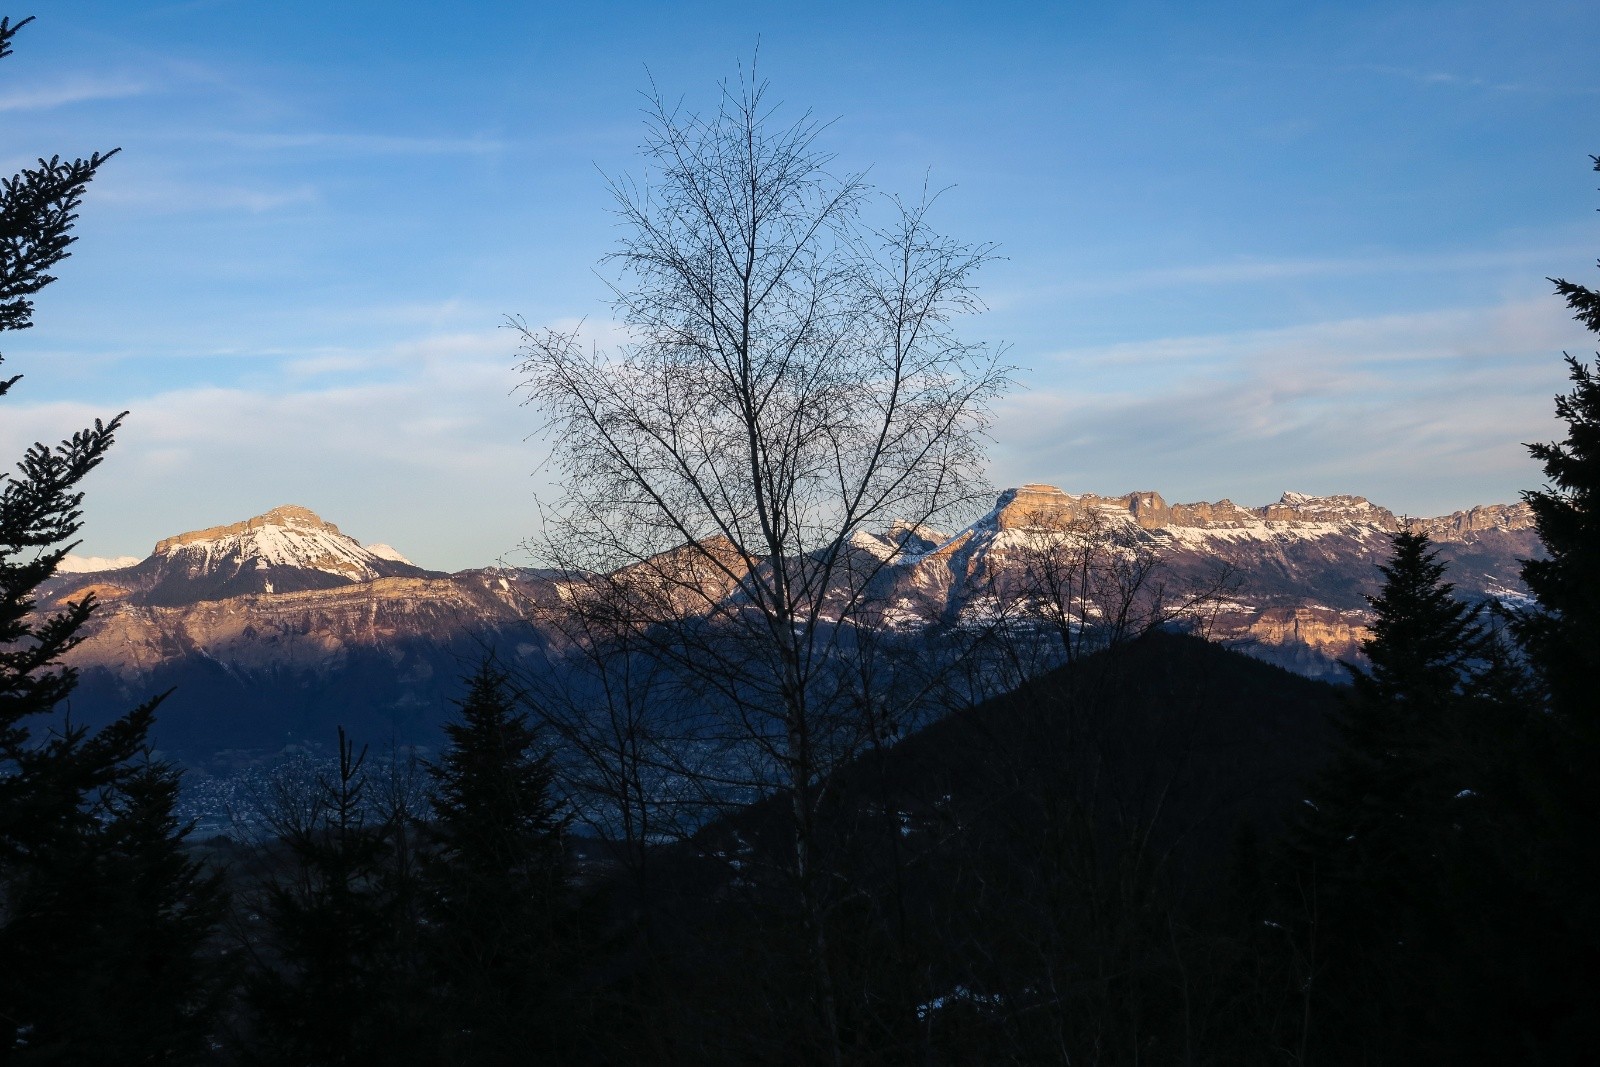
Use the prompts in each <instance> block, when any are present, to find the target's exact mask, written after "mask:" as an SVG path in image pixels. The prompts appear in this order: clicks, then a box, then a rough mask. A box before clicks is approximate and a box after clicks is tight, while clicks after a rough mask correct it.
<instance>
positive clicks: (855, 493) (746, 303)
mask: <svg viewBox="0 0 1600 1067" xmlns="http://www.w3.org/2000/svg"><path fill="white" fill-rule="evenodd" d="M823 128H824V127H823V125H822V124H820V123H818V122H817V121H815V120H814V119H813V118H812V117H811V116H810V115H809V114H807V115H803V116H801V117H800V118H799V119H798V120H797V121H795V122H793V123H792V124H789V125H781V124H779V123H778V122H777V121H776V119H775V118H774V109H773V108H772V106H771V105H770V104H769V102H768V101H767V98H766V89H765V86H764V84H762V83H760V82H758V81H755V80H754V74H753V72H752V75H751V79H750V80H745V79H743V78H741V79H740V80H739V81H738V82H737V83H734V84H725V85H724V87H723V94H722V99H721V103H720V105H719V107H718V109H717V110H716V111H715V113H713V114H711V115H709V116H701V115H695V114H686V113H683V112H681V111H679V110H677V109H675V108H672V107H669V106H668V105H666V104H665V103H664V102H663V101H662V100H661V99H660V97H659V96H656V97H653V98H652V99H651V110H650V119H649V125H648V130H649V133H648V136H647V139H646V142H645V145H644V151H645V154H646V157H647V159H648V160H649V162H650V164H651V166H652V167H653V168H654V169H653V170H652V172H651V173H650V175H649V178H648V180H647V181H644V182H642V183H639V182H633V181H619V182H616V183H614V184H613V191H614V193H615V195H616V202H617V207H618V214H619V216H620V218H621V220H622V222H623V224H624V233H625V236H624V238H623V239H622V242H621V244H620V247H619V248H618V249H617V250H616V251H615V252H614V253H613V254H612V255H611V257H610V258H609V262H611V263H612V264H614V265H615V266H617V267H618V268H620V274H619V277H618V279H617V281H616V284H615V288H614V293H615V302H614V306H615V309H616V312H617V316H618V318H619V319H620V320H621V322H622V323H623V325H624V326H625V327H626V329H627V330H628V332H629V336H630V337H631V340H630V342H629V343H627V344H626V345H624V346H623V347H622V348H621V349H620V350H618V351H615V352H611V353H601V352H598V351H595V350H592V349H587V348H585V347H584V345H583V344H582V342H581V341H580V339H579V337H578V336H577V334H576V333H564V332H560V331H555V330H543V331H539V330H534V329H530V328H528V327H527V326H526V325H524V324H522V323H521V322H517V323H515V325H516V327H517V329H518V330H519V331H520V333H521V335H522V341H523V346H522V350H521V353H522V359H523V362H522V366H521V371H522V373H523V374H524V375H525V383H526V387H527V390H528V394H529V400H530V402H532V403H534V404H536V405H537V406H538V407H540V408H541V409H542V410H543V411H544V412H545V413H546V415H547V416H548V418H549V427H550V430H551V440H552V441H553V442H554V455H555V463H556V469H557V470H558V472H559V475H560V480H561V483H562V486H563V490H564V498H563V499H562V500H561V501H560V503H559V504H558V505H557V506H556V507H555V508H554V509H553V511H552V514H550V515H549V516H547V521H546V528H545V532H544V535H543V537H542V540H541V547H542V549H543V554H544V555H545V556H546V558H547V559H548V561H549V562H551V563H553V564H555V565H556V566H559V567H561V568H563V569H565V570H567V571H568V572H569V573H574V574H584V575H614V576H618V577H617V578H616V579H615V580H608V583H607V585H608V588H607V596H605V597H601V598H599V600H600V601H603V603H604V605H605V606H604V608H603V609H602V610H604V611H611V612H614V611H615V608H616V606H617V604H618V602H619V600H618V597H617V595H616V594H617V593H618V592H619V587H623V586H625V587H626V588H625V589H622V590H621V592H622V595H621V602H622V603H625V604H626V605H627V607H628V611H627V617H626V618H615V619H614V621H615V622H617V623H619V624H622V625H625V626H626V627H629V628H631V629H632V630H633V631H634V632H636V633H637V634H639V635H641V637H642V638H643V639H644V640H645V641H647V642H648V646H649V648H650V651H651V654H652V655H654V656H657V657H659V658H661V659H663V660H664V661H667V662H670V663H671V664H672V665H673V666H674V667H675V669H676V670H677V671H678V672H679V673H680V674H681V675H682V676H684V677H688V678H692V679H693V680H694V683H693V684H694V685H695V686H696V687H697V689H698V691H699V694H700V695H701V697H702V709H703V711H704V712H705V713H706V719H707V728H708V730H709V731H710V732H711V733H712V734H714V735H715V736H716V737H717V738H718V739H719V740H721V741H723V742H727V743H729V744H732V743H733V742H738V743H739V745H741V746H742V747H743V749H744V751H745V752H746V753H747V755H748V756H749V762H748V766H749V768H751V770H752V780H753V781H758V782H759V783H760V784H761V785H762V786H764V787H766V788H770V789H777V790H781V791H782V792H783V793H784V794H785V795H786V796H787V797H788V798H789V802H790V815H791V821H792V827H791V829H792V844H793V852H792V869H791V870H790V871H789V872H788V873H789V875H790V876H791V877H792V880H793V886H794V889H795V891H796V897H795V899H796V901H797V903H798V913H799V917H800V919H801V921H802V922H803V924H804V925H805V927H806V936H807V941H808V944H809V945H810V946H811V948H810V951H811V955H812V970H813V973H814V977H815V979H816V982H817V989H816V999H817V1003H818V1005H819V1020H820V1023H821V1027H822V1031H821V1032H822V1035H823V1040H824V1042H825V1043H826V1045H827V1046H828V1047H829V1048H830V1049H831V1054H832V1056H833V1057H835V1058H836V1057H837V1056H838V1054H839V1044H838V1022H837V1016H836V1010H835V1004H834V994H833V989H832V984H831V980H830V977H829V974H828V967H827V956H828V954H827V948H826V935H825V930H824V911H825V907H824V902H823V893H824V887H823V885H822V881H823V879H822V878H820V877H819V872H818V871H817V870H815V862H814V859H815V856H814V854H815V843H816V835H815V826H814V823H815V816H816V811H817V807H816V805H817V799H818V798H817V790H818V788H819V785H820V783H821V782H822V781H823V779H824V778H825V776H826V774H827V772H828V771H829V770H830V769H831V768H832V767H834V766H836V765H837V764H838V762H839V761H840V760H842V759H846V758H849V757H850V755H852V754H853V753H854V752H856V751H858V750H859V748H860V747H861V746H862V745H863V744H865V743H866V740H867V738H869V737H870V734H871V730H872V728H873V727H872V724H871V723H870V722H866V721H863V720H864V718H870V714H869V713H868V711H867V710H866V709H863V707H862V706H861V705H862V701H861V700H860V694H859V693H858V692H857V691H856V687H855V686H853V685H851V684H847V683H846V681H845V680H843V679H841V678H840V677H839V675H840V671H839V668H838V664H839V661H840V653H841V651H842V650H844V649H846V648H847V647H848V646H849V645H850V644H851V641H852V634H853V632H854V631H855V629H856V627H857V625H858V622H859V621H860V620H861V617H862V616H863V613H864V612H866V611H867V610H868V606H869V602H870V598H871V597H870V594H871V589H872V583H873V578H874V577H875V576H876V575H877V573H878V572H879V570H880V569H881V568H882V567H884V566H885V565H886V564H887V563H888V562H889V561H890V560H892V559H893V553H892V552H890V553H889V554H888V558H887V559H886V558H885V553H884V552H882V551H876V552H874V551H868V550H867V549H865V548H864V547H863V545H862V540H863V535H866V534H869V533H870V532H872V531H874V530H876V529H878V528H881V527H885V526H887V525H888V524H889V523H890V522H891V521H894V520H905V521H909V522H912V523H936V522H939V521H940V520H943V519H946V518H948V517H950V516H951V515H952V514H953V513H955V512H958V511H961V510H964V509H966V508H968V507H970V506H972V505H973V504H974V503H976V502H977V501H978V500H980V499H981V498H982V496H983V494H984V492H985V487H984V485H983V479H982V476H981V471H980V460H981V455H982V451H981V447H982V444H983V440H984V431H985V429H986V427H987V423H988V418H989V404H990V401H991V400H992V399H993V398H994V397H995V396H996V395H997V393H998V392H999V391H1000V390H1001V389H1002V388H1003V387H1004V386H1005V385H1006V383H1007V380H1008V369H1007V368H1006V367H1004V366H1003V365H1002V364H1001V362H1000V360H999V353H998V352H997V351H996V350H994V349H991V348H988V347H986V346H983V345H977V344H971V343H968V342H965V341H963V340H961V339H960V338H959V337H958V335H957V334H956V332H955V330H954V328H953V320H954V319H955V318H956V317H957V316H959V315H962V314H964V313H969V312H973V311H976V310H978V309H979V302H978V300H977V298H976V296H975V293H974V290H973V278H974V273H975V272H976V271H977V269H978V268H979V267H980V266H981V265H982V264H983V263H984V262H985V261H986V260H987V259H989V258H990V256H991V254H992V249H991V247H990V246H987V245H971V244H963V243H960V242H957V241H953V240H950V239H948V238H945V237H942V236H940V235H939V234H937V233H935V232H934V231H933V230H932V229H931V228H930V226H929V224H928V210H929V207H930V206H931V203H932V200H931V198H929V197H928V196H927V195H924V196H923V197H922V198H921V199H920V200H918V201H917V202H915V203H906V202H903V201H901V200H898V199H894V198H878V197H876V196H875V195H874V194H873V193H872V191H871V190H870V189H869V187H868V186H867V184H866V183H865V181H864V179H863V177H862V176H861V175H859V174H848V175H844V176H836V175H835V174H834V173H833V172H832V171H831V170H830V167H831V165H832V162H833V159H832V157H831V156H829V155H827V154H825V153H823V152H822V151H821V150H820V149H819V148H818V147H817V138H818V135H819V134H820V133H821V132H822V130H823ZM585 602H586V598H584V597H581V596H579V597H574V598H573V606H574V607H579V608H581V607H582V606H583V604H584V603H585Z"/></svg>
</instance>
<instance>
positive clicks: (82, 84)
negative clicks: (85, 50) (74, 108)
mask: <svg viewBox="0 0 1600 1067" xmlns="http://www.w3.org/2000/svg"><path fill="white" fill-rule="evenodd" d="M148 91H149V86H148V85H147V84H146V83H145V82H142V81H135V80H133V79H128V78H95V77H89V76H83V77H77V78H69V79H67V80H65V81H59V82H56V83H54V84H50V85H42V86H39V87H37V88H33V89H14V90H12V91H11V92H8V93H0V111H46V110H49V109H50V108H56V107H65V106H66V105H68V104H81V103H84V102H86V101H89V100H120V99H123V98H125V97H130V96H139V95H142V94H143V93H146V92H148Z"/></svg>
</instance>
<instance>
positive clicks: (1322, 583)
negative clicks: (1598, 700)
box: [40, 484, 1540, 759]
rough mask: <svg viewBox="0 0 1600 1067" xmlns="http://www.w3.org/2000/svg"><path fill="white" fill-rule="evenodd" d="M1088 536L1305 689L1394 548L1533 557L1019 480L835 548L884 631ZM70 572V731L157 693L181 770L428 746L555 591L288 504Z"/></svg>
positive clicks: (60, 590) (65, 572)
mask: <svg viewBox="0 0 1600 1067" xmlns="http://www.w3.org/2000/svg"><path fill="white" fill-rule="evenodd" d="M1086 523H1087V524H1091V525H1093V526H1094V528H1096V529H1100V530H1113V531H1117V532H1118V534H1119V537H1120V538H1121V540H1120V541H1119V542H1118V543H1119V544H1120V545H1123V546H1124V547H1126V546H1130V545H1131V546H1136V547H1137V548H1138V550H1139V551H1141V552H1143V553H1145V554H1147V555H1148V556H1149V557H1150V558H1152V559H1158V560H1159V561H1160V566H1161V568H1162V572H1163V575H1164V579H1163V580H1164V581H1165V582H1167V583H1168V585H1169V586H1170V587H1172V588H1173V589H1175V590H1180V591H1181V590H1183V589H1188V588H1201V587H1206V588H1210V589H1212V591H1213V595H1212V596H1211V597H1209V598H1208V600H1207V604H1208V609H1207V620H1208V624H1209V625H1208V632H1209V633H1210V635H1211V636H1212V637H1213V638H1215V639H1217V640H1220V641H1223V642H1225V643H1227V644H1230V645H1233V646H1235V647H1240V648H1243V649H1244V650H1246V651H1249V652H1251V653H1252V654H1254V655H1257V656H1259V657H1261V658H1264V659H1267V660H1269V661H1271V662H1275V663H1277V664H1279V665H1281V666H1286V667H1289V668H1290V669H1293V670H1296V671H1298V672H1299V673H1302V674H1305V675H1308V676H1312V677H1323V676H1330V677H1338V676H1340V675H1341V674H1342V671H1341V669H1340V668H1339V667H1338V664H1337V661H1338V660H1339V659H1341V658H1351V657H1354V656H1356V655H1358V653H1359V645H1360V642H1361V640H1362V639H1363V638H1364V637H1365V636H1366V625H1367V623H1368V622H1369V621H1370V616H1369V613H1368V607H1367V603H1366V600H1365V597H1366V596H1367V595H1369V594H1371V593H1373V592H1375V591H1376V589H1377V585H1378V581H1379V577H1380V576H1379V573H1378V571H1377V565H1378V564H1380V563H1382V562H1383V561H1384V560H1385V559H1386V558H1387V556H1388V552H1389V537H1390V536H1391V535H1392V534H1393V533H1394V532H1395V531H1397V530H1399V529H1401V528H1403V527H1407V526H1409V527H1412V528H1416V529H1421V530H1423V531H1425V532H1426V533H1428V535H1429V536H1430V537H1431V538H1432V539H1433V540H1434V541H1435V542H1436V543H1437V545H1438V546H1439V551H1440V555H1441V557H1442V558H1443V559H1444V560H1445V561H1446V562H1447V563H1448V564H1449V566H1450V571H1449V577H1450V579H1451V580H1452V581H1454V582H1455V584H1456V586H1457V589H1458V592H1459V593H1460V594H1462V595H1463V596H1465V597H1467V598H1469V599H1489V598H1496V599H1511V600H1516V599H1518V598H1520V597H1523V596H1524V595H1525V594H1524V592H1523V590H1522V587H1521V585H1520V583H1519V581H1518V577H1517V574H1518V568H1519V565H1520V564H1519V561H1520V560H1521V559H1523V558H1527V557H1530V556H1534V555H1536V554H1537V553H1538V552H1539V550H1540V549H1539V543H1538V539H1537V536H1536V534H1535V532H1534V529H1533V523H1532V516H1531V514H1530V512H1529V509H1528V508H1527V506H1526V505H1523V504H1511V505H1486V506H1483V507H1476V508H1472V509H1470V510H1467V511H1459V512H1455V513H1453V514H1450V515H1446V516H1439V517H1435V518H1426V519H1408V518H1403V517H1400V516H1397V515H1395V514H1394V513H1393V512H1391V511H1389V510H1387V509H1385V508H1382V507H1379V506H1377V505H1375V504H1373V503H1371V502H1370V501H1368V500H1366V499H1365V498H1362V497H1358V496H1321V497H1317V496H1305V495H1302V494H1297V493H1285V494H1283V495H1282V497H1280V499H1279V500H1277V501H1275V502H1274V503H1271V504H1268V505H1265V506H1262V507H1243V506H1240V505H1237V504H1234V503H1232V502H1231V501H1228V500H1222V501H1217V502H1215V503H1195V504H1169V503H1167V502H1166V501H1165V500H1164V499H1163V498H1162V497H1161V496H1160V494H1158V493H1154V492H1137V493H1129V494H1126V495H1123V496H1115V497H1102V496H1096V495H1094V494H1077V495H1074V494H1069V493H1065V492H1063V491H1061V490H1060V489H1057V488H1055V487H1053V486H1048V485H1039V484H1034V485H1024V486H1021V487H1018V488H1015V489H1008V490H1006V491H1005V492H1003V493H1001V494H1000V495H999V498H998V500H997V501H996V505H995V507H994V508H993V510H991V511H990V512H989V513H988V514H986V515H984V516H983V517H982V518H980V519H979V520H978V521H977V522H975V523H973V524H972V525H970V526H968V527H966V528H965V529H963V530H960V531H957V532H956V533H954V534H953V535H946V534H944V533H941V532H938V531H934V530H928V529H924V528H916V527H910V526H907V525H905V524H896V525H894V526H891V527H890V528H888V529H885V530H883V531H881V532H878V533H872V534H865V533H863V534H858V535H857V537H856V539H855V541H854V542H853V544H852V546H851V549H852V550H853V551H857V552H861V553H866V554H870V555H874V556H877V557H878V558H879V559H880V560H883V561H884V563H883V567H882V571H881V573H880V579H879V582H880V587H881V588H880V590H879V598H880V599H881V600H882V602H883V604H884V605H885V610H884V612H883V616H882V617H883V618H884V620H885V621H886V624H888V625H894V626H897V627H907V626H916V625H921V624H924V623H929V622H934V621H938V620H945V621H949V620H952V619H959V618H960V617H961V616H962V615H963V613H965V612H970V611H975V610H981V609H982V608H983V606H984V601H985V597H986V596H992V593H993V591H994V590H995V589H996V588H999V587H1001V586H1003V585H1005V583H1007V582H1008V581H1014V579H1015V576H1016V575H1017V573H1018V572H1019V570H1021V569H1023V568H1025V566H1026V565H1027V560H1028V557H1029V553H1030V551H1034V550H1036V546H1037V544H1038V535H1039V533H1040V531H1052V530H1063V529H1075V530H1080V531H1081V530H1083V529H1084V528H1085V524H1086ZM70 562H71V564H73V565H69V566H66V567H63V568H62V573H59V574H58V575H57V576H56V577H55V578H54V579H52V580H51V582H50V583H48V584H47V585H46V586H45V587H44V588H43V589H42V590H41V595H40V607H41V609H44V610H48V609H50V608H53V607H58V606H59V605H61V604H62V603H65V602H66V601H68V600H71V599H75V598H78V597H80V596H82V595H83V594H84V593H87V592H93V593H94V594H95V596H96V597H97V599H98V600H99V601H100V607H99V608H98V610H97V611H96V613H95V614H94V616H93V617H92V618H91V621H90V623H89V624H88V626H87V627H86V628H85V639H84V640H83V642H82V643H81V644H79V645H78V646H77V647H76V648H74V649H73V650H72V652H71V653H70V654H69V656H68V662H69V663H70V664H71V665H72V666H73V667H75V668H76V669H78V670H79V672H80V676H81V682H80V685H79V688H78V691H77V693H76V694H75V695H74V698H73V706H72V712H73V715H74V717H75V718H77V719H78V720H79V721H83V722H85V723H87V724H89V725H94V724H96V723H98V722H103V721H106V720H108V719H109V718H111V717H113V716H115V715H117V714H120V713H121V712H122V711H124V710H126V709H127V708H128V707H130V706H131V705H132V704H133V703H135V702H137V701H138V700H140V699H143V698H144V697H146V696H148V695H150V694H152V693H155V692H162V691H165V690H167V689H169V688H170V689H173V690H174V691H173V694H172V696H171V697H169V699H168V701H167V703H166V704H165V705H164V707H163V709H162V713H161V716H160V720H159V725H158V735H157V739H158V742H159V743H160V744H162V745H163V747H165V748H167V749H169V750H174V751H177V752H179V753H181V754H182V755H184V756H185V757H186V758H189V759H197V758H204V757H207V756H210V755H212V754H215V753H217V752H219V751H223V750H229V749H274V748H277V747H281V746H283V745H285V744H292V743H295V742H297V741H299V740H302V739H306V738H321V737H322V736H323V735H325V734H328V733H330V732H331V730H332V727H333V724H335V723H339V724H343V725H346V726H348V727H350V728H351V729H352V731H356V732H358V733H362V734H364V735H365V736H367V737H368V738H370V739H372V740H375V741H380V742H381V741H387V740H389V739H390V738H393V739H396V740H399V741H402V742H404V741H409V740H414V739H417V738H419V737H422V736H425V735H427V736H431V730H432V728H433V727H434V726H435V725H436V724H437V722H438V721H439V720H440V719H441V718H443V717H444V716H445V715H446V714H447V713H448V711H449V709H450V706H451V705H450V700H451V699H452V698H454V697H455V696H457V695H458V692H459V685H460V683H459V679H460V677H461V676H462V675H463V674H464V673H466V672H468V671H469V670H470V669H471V668H472V666H473V665H474V663H475V662H476V661H477V660H478V659H479V658H480V657H481V656H482V655H483V653H484V651H485V650H487V649H493V650H495V652H496V654H497V655H499V656H501V657H502V658H509V659H514V660H523V661H531V660H533V659H535V658H537V657H538V656H539V655H541V653H542V652H543V651H544V650H545V649H546V648H547V647H548V644H549V641H550V637H549V635H547V634H546V633H544V632H543V631H542V630H541V629H540V627H539V626H538V625H537V624H536V623H534V622H531V621H530V606H531V605H535V604H545V605H549V604H554V603H557V602H559V598H560V597H561V595H562V584H563V581H564V580H565V579H564V576H563V575H561V574H558V573H556V572H551V571H540V570H535V569H521V568H505V567H490V568H479V569H470V570H464V571H458V572H455V573H443V572H439V571H430V570H427V569H425V568H422V567H418V566H416V565H415V564H413V563H411V562H410V561H408V560H407V559H406V558H405V557H404V556H403V555H401V554H400V553H399V552H397V551H396V550H394V549H392V548H390V547H388V546H387V545H381V544H373V545H363V544H361V543H360V542H359V541H357V540H356V539H354V538H351V537H349V536H347V535H345V534H343V533H341V532H340V531H339V529H338V527H337V526H335V525H333V524H332V523H329V522H326V521H324V520H323V519H321V518H320V517H319V516H317V515H316V514H314V513H312V512H311V511H309V510H307V509H305V508H301V507H294V506H285V507H278V508H274V509H272V510H271V511H268V512H266V513H264V514H262V515H258V516H256V517H254V518H251V519H248V520H245V521H242V522H236V523H232V524H229V525H224V526H217V527H212V528H209V529H205V530H197V531H193V532H190V533H183V534H178V535H176V536H173V537H168V538H166V539H164V540H162V541H160V542H159V543H158V544H157V545H156V546H155V548H154V550H153V551H152V552H151V554H150V555H149V556H147V557H146V558H144V559H142V560H138V561H136V562H131V563H130V562H128V560H126V559H119V560H105V561H92V562H83V561H76V560H74V561H70ZM97 565H98V566H97ZM1219 576H1220V580H1219Z"/></svg>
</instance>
